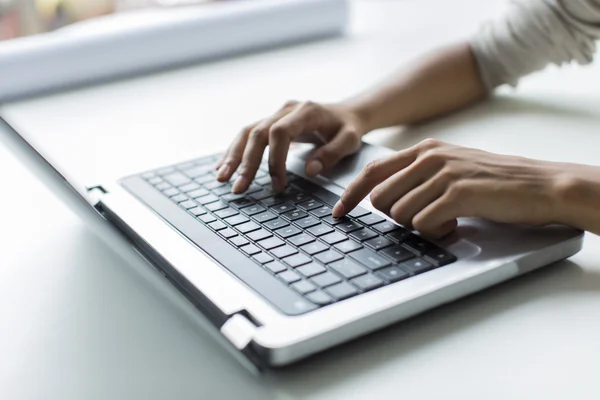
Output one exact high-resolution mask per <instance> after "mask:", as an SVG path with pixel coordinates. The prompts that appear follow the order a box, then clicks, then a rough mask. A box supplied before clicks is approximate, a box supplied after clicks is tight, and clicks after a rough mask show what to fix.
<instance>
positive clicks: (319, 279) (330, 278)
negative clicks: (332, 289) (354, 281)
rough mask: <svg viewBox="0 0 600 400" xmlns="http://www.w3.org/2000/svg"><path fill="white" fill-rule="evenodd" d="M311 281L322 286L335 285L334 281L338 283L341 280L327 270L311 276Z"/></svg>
mask: <svg viewBox="0 0 600 400" xmlns="http://www.w3.org/2000/svg"><path fill="white" fill-rule="evenodd" d="M311 281H312V282H313V283H314V284H316V285H317V286H319V287H322V288H324V287H327V286H331V285H335V284H336V283H339V282H341V281H342V280H341V279H340V277H339V276H337V275H336V274H334V273H332V272H329V271H327V272H323V273H322V274H319V275H315V276H313V277H312V278H311Z"/></svg>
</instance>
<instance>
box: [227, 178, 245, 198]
mask: <svg viewBox="0 0 600 400" xmlns="http://www.w3.org/2000/svg"><path fill="white" fill-rule="evenodd" d="M247 188H248V179H246V177H245V176H240V177H238V178H237V180H236V181H235V183H234V184H233V187H232V188H231V192H232V193H235V194H238V193H242V192H244V191H245V190H246V189H247Z"/></svg>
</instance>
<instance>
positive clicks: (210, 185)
mask: <svg viewBox="0 0 600 400" xmlns="http://www.w3.org/2000/svg"><path fill="white" fill-rule="evenodd" d="M224 185H226V183H225V182H219V181H217V180H214V181H212V182H208V183H205V184H204V187H205V188H206V189H208V190H213V189H216V188H220V187H221V186H224Z"/></svg>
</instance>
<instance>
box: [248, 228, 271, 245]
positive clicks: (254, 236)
mask: <svg viewBox="0 0 600 400" xmlns="http://www.w3.org/2000/svg"><path fill="white" fill-rule="evenodd" d="M246 236H247V237H248V239H250V240H252V241H253V242H258V241H259V240H263V239H266V238H270V237H271V236H273V234H272V233H271V232H269V231H267V230H265V229H259V230H257V231H254V232H250V233H248V234H247V235H246Z"/></svg>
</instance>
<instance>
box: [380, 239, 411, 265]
mask: <svg viewBox="0 0 600 400" xmlns="http://www.w3.org/2000/svg"><path fill="white" fill-rule="evenodd" d="M380 254H383V255H384V256H386V257H388V258H389V259H390V260H392V261H394V262H396V263H400V262H402V261H405V260H408V259H409V258H413V257H414V256H415V255H414V254H413V253H411V252H410V251H408V250H407V249H405V248H404V247H402V246H400V245H398V244H397V245H395V246H394V247H389V248H387V249H385V250H382V251H381V252H380Z"/></svg>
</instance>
